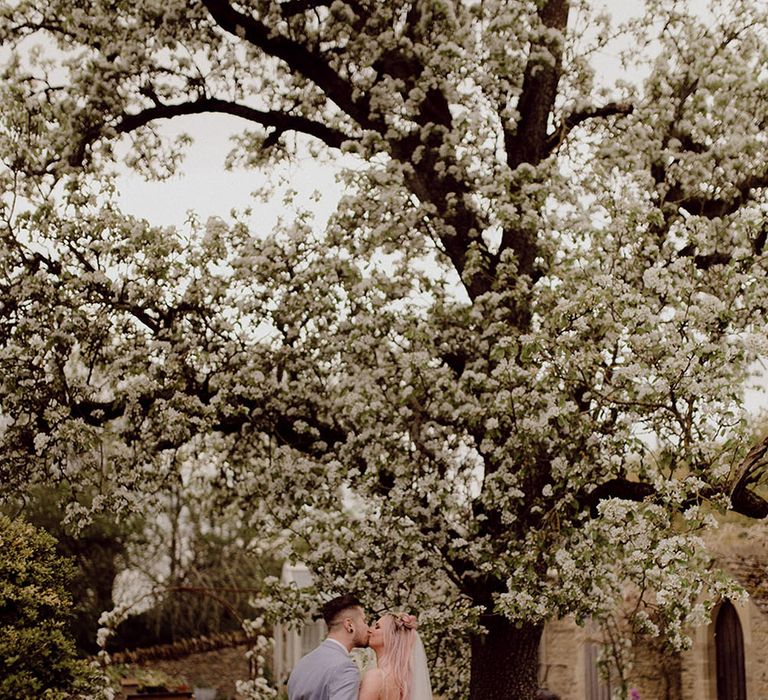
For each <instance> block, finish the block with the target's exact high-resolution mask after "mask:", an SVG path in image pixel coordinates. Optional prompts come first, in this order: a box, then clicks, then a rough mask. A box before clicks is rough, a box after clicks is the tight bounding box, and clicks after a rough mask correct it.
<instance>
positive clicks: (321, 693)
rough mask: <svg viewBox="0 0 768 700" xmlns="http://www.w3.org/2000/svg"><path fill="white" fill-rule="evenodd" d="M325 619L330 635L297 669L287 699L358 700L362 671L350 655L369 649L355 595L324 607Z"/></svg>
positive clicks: (339, 597)
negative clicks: (362, 649) (357, 650)
mask: <svg viewBox="0 0 768 700" xmlns="http://www.w3.org/2000/svg"><path fill="white" fill-rule="evenodd" d="M323 619H324V620H325V624H326V625H328V636H327V637H326V638H325V641H324V642H323V643H322V644H321V645H320V646H319V647H317V648H316V649H315V650H314V651H311V652H309V654H307V655H306V656H305V657H303V658H302V659H300V660H299V662H298V663H297V664H296V666H295V667H294V669H293V671H292V672H291V676H290V678H289V679H288V700H357V695H358V692H359V690H360V672H359V671H358V670H357V666H356V665H355V662H354V661H352V659H351V658H350V656H349V652H350V651H352V649H353V648H354V647H367V646H368V637H369V636H370V631H369V629H368V624H367V623H366V621H365V611H364V610H363V606H362V604H361V603H360V601H359V600H358V599H357V598H355V597H354V596H353V595H349V594H347V595H342V596H338V597H337V598H333V599H332V600H329V601H328V602H327V603H326V604H325V605H324V606H323Z"/></svg>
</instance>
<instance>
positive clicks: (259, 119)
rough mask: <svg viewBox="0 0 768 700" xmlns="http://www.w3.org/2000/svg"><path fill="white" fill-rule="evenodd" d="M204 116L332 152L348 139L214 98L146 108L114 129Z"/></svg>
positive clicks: (317, 125)
mask: <svg viewBox="0 0 768 700" xmlns="http://www.w3.org/2000/svg"><path fill="white" fill-rule="evenodd" d="M204 112H220V113H224V114H232V115H234V116H236V117H241V118H243V119H247V120H248V121H252V122H256V123H257V124H261V125H262V126H265V127H270V128H273V129H275V134H276V136H275V138H277V137H279V135H280V134H283V133H284V132H286V131H298V132H300V133H302V134H307V135H309V136H314V137H315V138H317V139H320V140H321V141H322V142H323V143H325V144H326V145H328V146H330V147H331V148H339V147H340V146H341V144H342V143H343V142H344V141H347V140H349V138H350V137H349V136H347V135H346V134H344V133H342V132H340V131H337V130H336V129H332V128H331V127H329V126H326V125H325V124H323V123H321V122H317V121H314V120H312V119H308V118H307V117H302V116H300V115H295V114H288V113H286V112H281V111H276V110H270V111H263V110H259V109H253V108H252V107H248V106H246V105H243V104H239V103H237V102H228V101H226V100H218V99H215V98H201V99H198V100H194V101H192V102H182V103H180V104H163V105H156V106H154V107H148V108H147V109H144V110H142V111H141V112H138V113H137V114H126V115H124V116H123V117H122V118H121V119H120V122H119V123H118V125H117V127H116V128H117V131H119V132H120V133H127V132H130V131H134V130H135V129H138V128H139V127H141V126H144V125H146V124H149V123H150V122H152V121H154V120H156V119H172V118H173V117H178V116H183V115H187V114H202V113H204Z"/></svg>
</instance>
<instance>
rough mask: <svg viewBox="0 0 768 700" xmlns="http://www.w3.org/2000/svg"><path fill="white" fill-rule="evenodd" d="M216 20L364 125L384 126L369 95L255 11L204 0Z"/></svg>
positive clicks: (377, 128)
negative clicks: (374, 116) (355, 89)
mask: <svg viewBox="0 0 768 700" xmlns="http://www.w3.org/2000/svg"><path fill="white" fill-rule="evenodd" d="M203 4H204V5H205V6H206V8H208V12H210V14H211V17H212V18H213V19H214V21H215V22H216V23H217V24H218V25H219V26H220V27H221V28H222V29H223V30H224V31H226V32H229V33H230V34H233V35H234V36H236V37H242V38H243V39H245V40H246V41H248V42H249V43H251V44H253V45H254V46H257V47H258V48H260V49H261V50H262V51H264V52H265V53H267V54H269V55H270V56H274V57H276V58H279V59H281V60H282V61H285V63H287V64H288V66H290V68H291V69H292V70H294V71H296V72H297V73H300V74H301V75H303V76H304V77H305V78H307V79H309V80H311V81H312V82H313V83H315V85H317V86H318V87H319V88H320V89H321V90H322V91H323V92H324V93H325V95H326V96H327V97H328V99H330V100H331V101H332V102H334V103H335V104H336V105H337V106H338V107H340V108H341V109H342V110H343V111H344V112H345V113H346V114H348V115H349V116H350V117H351V118H352V119H354V120H355V121H356V122H357V123H358V124H359V125H360V126H361V127H363V128H364V129H373V130H381V129H383V128H384V125H383V124H381V123H379V122H378V121H375V120H373V119H371V116H370V106H369V104H368V99H367V97H363V96H355V95H354V92H353V88H352V85H350V84H349V83H348V82H347V81H345V80H344V79H343V78H341V76H339V74H338V73H336V72H335V71H334V70H333V69H332V68H331V67H330V66H329V65H328V63H327V62H326V61H325V59H324V58H323V56H322V55H320V54H318V53H317V52H314V51H310V50H309V49H307V48H306V47H305V46H302V45H301V44H299V43H297V42H295V41H292V40H291V39H288V38H287V37H285V36H281V35H280V34H277V33H276V32H275V31H273V30H272V29H270V28H269V27H267V26H266V25H265V24H263V23H262V22H260V21H259V20H257V19H256V18H255V17H253V16H251V15H246V14H243V13H242V12H239V11H238V10H236V9H235V8H234V7H232V5H230V4H229V3H228V2H226V1H225V0H203Z"/></svg>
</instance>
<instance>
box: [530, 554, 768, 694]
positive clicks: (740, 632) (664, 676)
mask: <svg viewBox="0 0 768 700" xmlns="http://www.w3.org/2000/svg"><path fill="white" fill-rule="evenodd" d="M720 561H721V564H722V565H723V567H724V568H725V569H726V570H727V571H729V573H731V574H732V575H733V576H734V578H736V580H737V581H738V582H739V583H741V584H742V585H743V586H744V587H745V588H746V590H747V591H748V593H749V594H750V597H749V600H748V601H747V602H745V603H735V604H734V603H731V602H730V601H727V600H726V601H721V602H720V603H719V604H718V605H717V606H716V607H715V608H714V609H713V611H712V615H711V620H710V623H709V624H708V625H706V626H702V627H699V628H697V629H695V630H693V631H692V633H693V646H692V648H691V649H689V650H688V651H685V652H683V653H680V654H669V653H666V654H665V653H662V652H661V651H660V650H659V645H658V644H656V643H654V641H653V640H648V641H647V642H644V643H641V644H639V645H637V646H636V647H635V649H634V654H633V663H632V669H631V672H630V675H629V677H630V681H631V683H630V685H631V686H632V687H633V688H635V689H636V693H637V695H636V697H638V698H639V700H766V699H768V567H766V565H765V563H763V561H764V560H763V559H762V558H755V557H744V556H731V557H726V558H721V560H720ZM601 647H602V640H601V638H600V633H599V630H598V628H597V626H596V625H595V626H590V625H586V626H584V627H579V626H577V625H576V624H575V622H574V621H573V620H571V619H567V618H566V619H564V620H558V621H554V622H550V623H549V624H548V625H547V627H546V629H545V632H544V636H543V639H542V644H541V652H540V657H539V659H540V660H539V664H540V683H541V685H542V687H546V688H547V689H549V690H550V691H553V692H554V693H556V694H557V696H559V697H560V699H561V700H611V691H612V689H613V688H612V687H611V686H612V684H611V681H610V679H606V678H605V677H603V675H602V674H601V673H599V672H598V657H599V654H600V651H601ZM613 685H614V686H615V683H614V684H613Z"/></svg>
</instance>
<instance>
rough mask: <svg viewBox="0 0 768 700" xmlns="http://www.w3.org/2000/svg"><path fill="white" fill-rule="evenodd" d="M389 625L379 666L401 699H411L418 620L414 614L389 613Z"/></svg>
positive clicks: (385, 628) (385, 631)
mask: <svg viewBox="0 0 768 700" xmlns="http://www.w3.org/2000/svg"><path fill="white" fill-rule="evenodd" d="M386 617H387V619H388V620H389V624H388V625H384V630H383V632H384V654H383V655H382V656H383V658H382V659H380V665H379V668H381V671H382V672H383V674H384V677H385V681H384V682H385V684H387V685H389V684H391V685H392V686H393V687H395V688H396V689H397V697H398V698H400V700H409V694H410V686H411V671H412V669H411V654H412V652H413V645H414V643H415V641H416V628H417V626H418V625H417V622H416V618H415V617H414V616H413V615H407V614H406V613H387V615H386Z"/></svg>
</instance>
